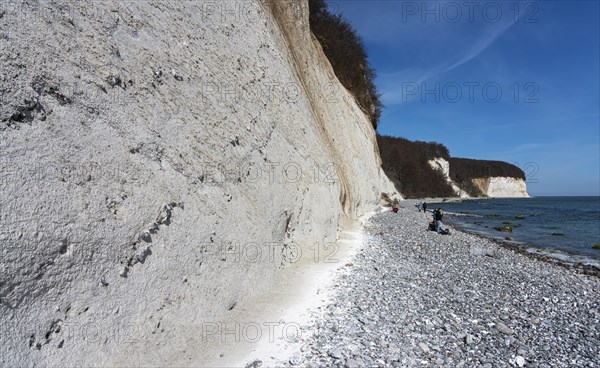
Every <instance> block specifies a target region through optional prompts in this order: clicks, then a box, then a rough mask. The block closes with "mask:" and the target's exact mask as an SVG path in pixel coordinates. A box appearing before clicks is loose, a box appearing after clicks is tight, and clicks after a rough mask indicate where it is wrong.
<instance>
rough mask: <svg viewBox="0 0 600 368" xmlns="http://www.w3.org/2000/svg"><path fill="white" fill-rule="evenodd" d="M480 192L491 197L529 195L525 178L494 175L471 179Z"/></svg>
mask: <svg viewBox="0 0 600 368" xmlns="http://www.w3.org/2000/svg"><path fill="white" fill-rule="evenodd" d="M472 181H473V184H475V185H476V186H477V187H478V188H479V189H480V190H481V192H482V193H485V195H486V196H488V197H492V198H519V197H529V194H528V193H527V185H526V184H525V180H523V179H519V178H510V177H500V176H494V177H489V178H477V179H473V180H472Z"/></svg>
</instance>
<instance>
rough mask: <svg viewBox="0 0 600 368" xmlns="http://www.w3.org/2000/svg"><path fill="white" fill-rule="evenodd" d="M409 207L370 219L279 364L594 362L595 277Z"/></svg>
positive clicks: (599, 336)
mask: <svg viewBox="0 0 600 368" xmlns="http://www.w3.org/2000/svg"><path fill="white" fill-rule="evenodd" d="M413 204H414V203H413V202H412V201H404V202H402V206H401V208H400V209H399V211H398V213H393V212H392V211H382V212H379V213H377V214H375V215H374V216H373V217H371V219H370V220H369V221H368V222H367V224H366V225H365V226H364V230H363V232H364V234H363V236H364V242H363V246H362V248H361V249H360V250H359V251H358V253H357V254H356V255H355V256H354V257H353V259H352V260H351V262H347V263H346V264H344V265H343V267H340V269H339V271H338V272H337V273H336V275H335V276H334V277H333V278H332V280H331V285H330V286H329V287H330V288H332V290H331V295H332V297H331V298H330V300H329V301H328V302H327V303H326V304H324V305H322V306H320V307H319V308H317V309H315V310H314V311H312V316H311V318H310V319H309V321H308V322H307V323H306V324H305V325H304V326H302V332H303V333H302V336H301V337H300V341H299V342H298V346H300V347H299V349H298V351H297V352H296V354H294V355H292V356H290V357H281V359H280V365H281V366H305V367H486V368H492V367H540V368H541V367H598V366H600V348H599V347H600V278H598V277H596V276H591V275H586V274H582V273H579V272H577V271H576V270H575V269H571V268H569V267H564V266H560V265H556V264H552V263H549V262H546V261H544V260H543V259H536V258H535V257H530V256H527V255H524V254H522V253H519V252H515V251H513V250H511V249H506V248H504V247H502V246H500V245H499V244H497V243H495V242H493V241H491V240H488V239H485V238H481V237H479V236H475V235H471V234H467V233H464V232H460V231H457V230H456V229H453V228H452V227H450V230H451V235H440V234H437V233H435V232H432V231H428V230H427V223H428V222H429V221H430V218H431V214H429V213H428V214H425V213H423V212H418V211H417V210H416V209H415V207H414V205H413ZM445 227H447V226H445ZM260 363H261V362H259V361H254V362H251V363H249V364H248V366H255V367H256V366H260V365H261V364H260Z"/></svg>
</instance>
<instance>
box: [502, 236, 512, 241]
mask: <svg viewBox="0 0 600 368" xmlns="http://www.w3.org/2000/svg"><path fill="white" fill-rule="evenodd" d="M504 239H506V240H513V238H512V237H511V236H507V237H506V238H504Z"/></svg>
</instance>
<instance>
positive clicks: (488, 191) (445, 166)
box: [429, 157, 529, 198]
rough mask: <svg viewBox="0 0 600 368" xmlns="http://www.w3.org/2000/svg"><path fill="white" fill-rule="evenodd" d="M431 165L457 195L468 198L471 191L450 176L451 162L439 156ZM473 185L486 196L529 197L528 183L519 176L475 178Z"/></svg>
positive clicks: (431, 161)
mask: <svg viewBox="0 0 600 368" xmlns="http://www.w3.org/2000/svg"><path fill="white" fill-rule="evenodd" d="M429 165H430V166H431V167H432V168H434V169H436V170H440V171H441V172H442V173H443V174H444V177H445V178H446V181H447V182H448V184H450V185H451V186H452V189H453V190H454V192H455V194H456V196H457V197H460V198H467V197H469V193H467V191H465V190H464V189H461V188H460V187H459V186H458V185H457V184H456V183H455V182H454V181H453V180H452V179H451V178H450V163H449V162H448V161H446V160H445V159H443V158H441V157H438V158H435V159H433V160H430V161H429ZM471 181H472V183H473V185H474V186H475V187H477V188H478V189H479V190H480V191H481V193H483V194H484V195H485V196H486V197H493V198H518V197H529V194H528V193H527V185H526V184H525V180H523V179H519V178H510V177H487V178H475V179H472V180H471Z"/></svg>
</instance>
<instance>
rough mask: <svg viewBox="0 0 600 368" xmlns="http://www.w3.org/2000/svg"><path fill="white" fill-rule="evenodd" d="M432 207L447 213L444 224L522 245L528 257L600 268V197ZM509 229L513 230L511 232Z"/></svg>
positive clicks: (503, 200)
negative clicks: (598, 246)
mask: <svg viewBox="0 0 600 368" xmlns="http://www.w3.org/2000/svg"><path fill="white" fill-rule="evenodd" d="M434 207H441V208H442V210H443V211H444V223H449V224H452V225H453V226H455V227H457V228H458V229H461V230H463V231H466V232H470V233H474V234H478V235H482V236H485V237H489V238H495V239H498V240H502V241H504V242H511V243H515V244H519V245H522V246H523V247H525V249H526V250H527V251H529V252H536V253H543V254H545V255H549V256H552V257H555V258H559V259H561V260H564V261H568V262H582V263H584V264H590V265H595V266H597V267H600V250H597V249H594V245H595V244H600V197H534V198H510V199H508V198H497V199H468V200H460V201H456V202H451V201H448V202H442V203H428V209H433V208H434ZM502 228H504V229H502ZM509 228H510V229H511V230H512V231H507V230H509ZM501 229H502V230H505V231H500V230H501Z"/></svg>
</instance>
